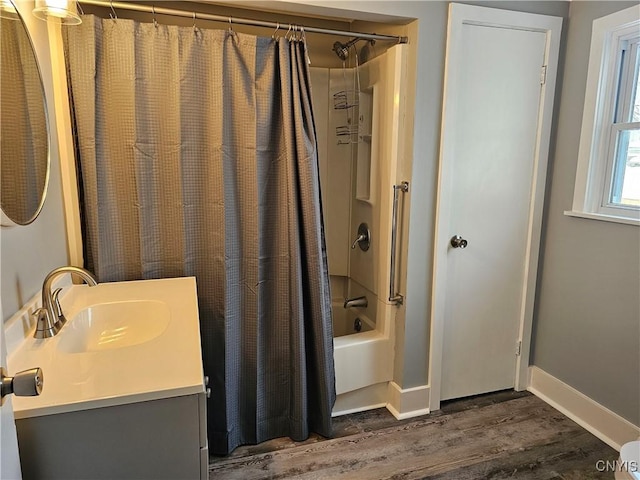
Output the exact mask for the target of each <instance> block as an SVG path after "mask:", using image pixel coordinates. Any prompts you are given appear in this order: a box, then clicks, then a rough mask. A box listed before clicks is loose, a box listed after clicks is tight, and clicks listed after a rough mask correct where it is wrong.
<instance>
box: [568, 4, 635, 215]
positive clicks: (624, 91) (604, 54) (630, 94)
mask: <svg viewBox="0 0 640 480" xmlns="http://www.w3.org/2000/svg"><path fill="white" fill-rule="evenodd" d="M639 71H640V6H634V7H631V8H628V9H626V10H622V11H620V12H616V13H614V14H612V15H608V16H606V17H602V18H599V19H597V20H595V21H594V22H593V32H592V37H591V51H590V55H589V70H588V77H587V90H586V95H585V107H584V113H583V117H582V132H581V136H580V151H579V154H578V169H577V172H576V186H575V191H574V198H573V210H572V211H571V212H565V213H566V214H567V215H573V216H581V217H588V218H596V219H601V220H610V221H618V222H622V223H631V224H635V225H640V75H639Z"/></svg>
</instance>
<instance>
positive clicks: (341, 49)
mask: <svg viewBox="0 0 640 480" xmlns="http://www.w3.org/2000/svg"><path fill="white" fill-rule="evenodd" d="M360 40H365V39H364V38H357V37H356V38H352V39H351V40H349V41H348V42H347V43H342V42H335V43H334V44H333V51H334V52H336V55H337V56H338V58H339V59H340V60H342V61H343V62H344V61H345V60H346V59H347V57H348V56H349V48H351V46H352V45H355V44H356V42H358V41H360ZM368 42H370V43H371V45H373V44H374V43H375V40H368Z"/></svg>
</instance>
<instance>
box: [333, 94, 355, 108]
mask: <svg viewBox="0 0 640 480" xmlns="http://www.w3.org/2000/svg"><path fill="white" fill-rule="evenodd" d="M358 93H359V92H357V91H356V90H340V91H339V92H336V93H334V94H333V108H334V109H335V110H346V109H347V108H353V107H357V106H358Z"/></svg>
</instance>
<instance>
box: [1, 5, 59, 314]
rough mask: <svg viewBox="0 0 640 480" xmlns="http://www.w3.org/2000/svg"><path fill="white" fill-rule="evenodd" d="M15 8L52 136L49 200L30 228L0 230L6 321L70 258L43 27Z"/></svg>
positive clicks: (27, 11) (28, 7)
mask: <svg viewBox="0 0 640 480" xmlns="http://www.w3.org/2000/svg"><path fill="white" fill-rule="evenodd" d="M17 3H18V9H19V11H20V13H21V15H22V18H23V19H24V20H25V23H26V24H27V28H28V30H29V34H30V35H31V40H32V42H33V44H34V46H35V50H36V57H37V59H38V63H39V65H40V72H41V74H42V77H43V83H44V89H45V95H46V97H47V111H48V119H49V129H50V132H52V134H51V135H50V161H51V175H50V178H49V189H48V193H47V199H46V201H45V204H44V207H43V209H42V212H41V213H40V216H39V217H38V218H37V219H36V220H35V221H34V222H33V223H32V224H30V225H28V226H17V227H0V272H1V277H0V293H1V300H2V303H1V305H2V321H5V320H7V319H8V318H9V317H10V316H11V315H13V314H14V313H15V312H16V311H17V310H19V309H20V308H21V307H22V306H23V305H24V303H26V302H27V301H28V300H29V299H30V298H31V297H32V296H33V295H34V294H35V293H36V292H38V291H39V290H40V289H41V288H42V281H43V280H44V277H45V275H46V274H47V273H48V272H49V271H51V270H53V269H54V268H55V267H58V266H60V265H65V264H67V259H68V257H67V247H66V241H67V239H66V234H65V222H64V213H63V209H62V191H61V185H60V158H59V153H58V152H59V148H58V141H57V136H56V133H55V132H56V130H57V129H56V116H55V114H54V107H53V105H54V102H53V82H52V73H53V72H52V65H51V53H50V50H49V40H48V29H47V23H45V22H43V21H41V20H38V19H36V18H35V17H34V16H33V15H32V14H31V10H33V4H34V2H33V1H26V0H25V1H21V2H17ZM2 161H6V159H2Z"/></svg>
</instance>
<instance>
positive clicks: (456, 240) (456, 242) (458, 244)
mask: <svg viewBox="0 0 640 480" xmlns="http://www.w3.org/2000/svg"><path fill="white" fill-rule="evenodd" d="M468 243H469V242H467V241H466V240H465V239H464V238H462V237H461V236H460V235H454V236H453V237H451V246H452V247H453V248H467V244H468Z"/></svg>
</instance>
